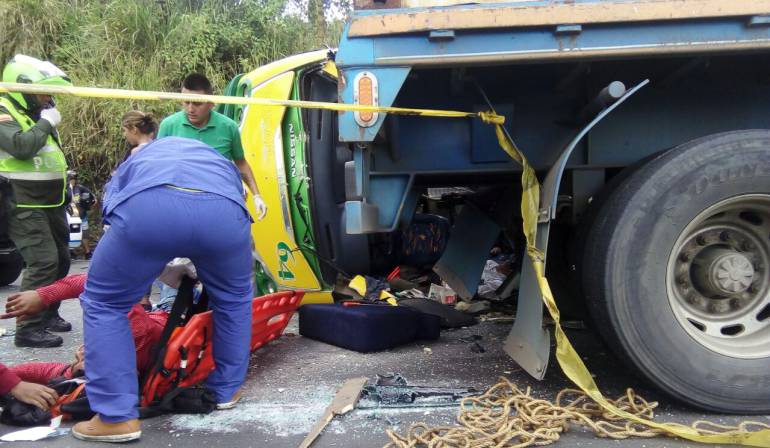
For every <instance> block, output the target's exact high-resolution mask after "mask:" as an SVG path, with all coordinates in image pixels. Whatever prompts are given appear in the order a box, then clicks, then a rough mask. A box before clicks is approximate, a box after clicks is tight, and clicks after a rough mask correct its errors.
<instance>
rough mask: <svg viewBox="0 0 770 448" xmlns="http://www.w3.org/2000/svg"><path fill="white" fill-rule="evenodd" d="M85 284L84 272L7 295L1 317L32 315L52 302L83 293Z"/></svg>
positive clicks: (72, 297)
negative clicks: (3, 312)
mask: <svg viewBox="0 0 770 448" xmlns="http://www.w3.org/2000/svg"><path fill="white" fill-rule="evenodd" d="M85 284H86V274H77V275H70V276H67V277H64V278H63V279H61V280H57V281H55V282H54V283H52V284H50V285H48V286H44V287H42V288H38V289H36V290H34V291H23V292H18V293H15V294H11V295H10V296H8V301H7V302H6V304H5V312H6V314H4V315H2V316H0V318H3V319H9V318H12V317H21V318H23V317H24V316H28V315H32V314H36V313H39V312H41V311H43V310H44V309H46V308H48V307H49V306H51V305H53V304H54V303H58V302H61V301H62V300H66V299H74V298H76V297H79V296H80V294H82V293H83V289H84V288H85Z"/></svg>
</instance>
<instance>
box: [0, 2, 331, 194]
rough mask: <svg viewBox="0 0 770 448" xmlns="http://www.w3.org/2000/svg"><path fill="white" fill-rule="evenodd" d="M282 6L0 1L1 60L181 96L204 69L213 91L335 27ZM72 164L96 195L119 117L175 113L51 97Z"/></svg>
mask: <svg viewBox="0 0 770 448" xmlns="http://www.w3.org/2000/svg"><path fill="white" fill-rule="evenodd" d="M286 1H287V0H0V17H2V20H3V26H2V27H0V57H1V58H2V61H6V60H8V59H10V57H11V56H13V55H14V54H16V53H24V54H28V55H30V56H35V57H39V58H41V59H48V60H50V61H52V62H53V63H55V64H57V65H58V66H59V67H61V68H62V69H63V70H64V71H65V72H67V74H68V75H69V76H70V78H72V80H73V82H74V84H75V85H77V86H94V87H110V88H124V89H136V90H162V91H178V89H179V86H180V83H181V80H182V79H183V78H184V77H185V76H186V75H187V74H189V73H191V72H194V71H197V72H201V73H205V74H206V75H207V76H208V77H209V78H210V79H211V81H212V83H213V84H214V86H215V89H217V91H222V89H223V88H224V86H225V85H226V84H227V82H228V81H229V80H230V79H231V78H233V77H234V76H235V75H236V74H238V73H243V72H248V71H251V70H253V69H254V68H256V67H258V66H260V65H263V64H265V63H267V62H271V61H273V60H276V59H279V58H281V57H285V56H288V55H291V54H296V53H300V52H303V51H310V50H313V49H317V48H322V47H324V46H335V45H336V42H337V39H338V37H339V32H340V30H341V27H340V24H339V23H331V24H326V23H321V24H318V23H316V24H312V23H310V22H307V21H304V20H302V19H300V18H297V17H291V16H286V15H285V14H284V13H283V11H284V8H285V3H286ZM56 100H57V102H58V103H57V104H58V107H59V108H60V110H61V112H62V115H63V117H64V120H63V122H62V124H61V126H60V132H61V135H62V140H63V143H64V149H65V151H66V152H67V156H68V161H69V164H70V166H71V168H73V169H75V170H77V171H78V172H79V173H80V177H81V179H82V181H83V183H84V184H86V185H89V186H93V187H94V188H95V189H96V190H97V191H98V190H100V189H101V187H102V185H103V184H104V182H105V181H106V179H107V178H108V177H109V175H110V172H111V171H112V169H113V168H114V167H115V166H116V165H117V163H118V162H119V161H120V160H122V158H123V156H124V155H125V152H126V147H125V143H124V142H123V139H122V135H121V130H120V119H121V117H122V116H123V114H124V113H125V112H126V111H129V110H131V109H140V110H144V111H150V112H153V113H154V114H155V115H156V117H158V118H159V119H160V118H162V117H163V116H165V115H167V114H169V113H171V112H173V111H174V110H175V109H176V108H177V105H176V104H174V103H169V102H142V101H136V102H129V101H120V100H106V99H105V100H93V99H81V98H75V97H60V98H57V99H56Z"/></svg>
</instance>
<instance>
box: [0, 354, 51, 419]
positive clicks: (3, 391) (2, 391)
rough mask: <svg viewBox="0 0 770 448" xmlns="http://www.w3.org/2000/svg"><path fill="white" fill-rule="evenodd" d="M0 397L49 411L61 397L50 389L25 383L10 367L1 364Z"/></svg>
mask: <svg viewBox="0 0 770 448" xmlns="http://www.w3.org/2000/svg"><path fill="white" fill-rule="evenodd" d="M0 395H10V396H12V397H13V398H15V399H17V400H19V401H21V402H23V403H27V404H31V405H33V406H37V407H39V408H40V409H42V410H44V411H47V410H48V408H49V407H51V406H53V405H54V404H55V403H56V400H58V399H59V395H58V394H57V393H56V391H55V390H53V389H51V388H50V387H47V386H43V385H40V384H35V383H30V382H27V381H23V380H22V379H21V378H19V376H18V375H16V374H15V373H14V372H13V371H11V370H10V369H9V368H8V367H6V366H5V365H3V364H0Z"/></svg>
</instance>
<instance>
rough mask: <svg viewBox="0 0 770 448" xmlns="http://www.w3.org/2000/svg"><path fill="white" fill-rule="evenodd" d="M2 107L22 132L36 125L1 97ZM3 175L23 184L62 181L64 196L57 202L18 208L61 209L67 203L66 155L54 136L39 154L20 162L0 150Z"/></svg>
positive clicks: (18, 205) (0, 172)
mask: <svg viewBox="0 0 770 448" xmlns="http://www.w3.org/2000/svg"><path fill="white" fill-rule="evenodd" d="M0 106H3V107H4V108H5V110H6V111H8V113H9V114H10V115H11V116H12V117H13V118H14V120H16V122H17V123H19V125H20V126H21V130H22V131H24V132H26V131H28V130H29V129H30V128H32V126H34V125H35V122H34V121H32V119H31V118H30V117H28V116H27V115H26V114H24V113H22V112H20V111H19V110H18V109H16V106H15V105H14V104H13V102H11V101H10V100H9V99H8V98H5V97H0ZM0 176H2V177H5V178H6V179H11V180H23V181H51V180H61V182H62V193H61V200H60V201H59V202H58V203H56V204H16V206H17V207H23V208H24V207H27V208H29V207H35V208H38V207H59V206H61V205H62V204H64V197H65V190H66V187H67V160H66V159H65V158H64V152H63V151H62V150H61V147H59V143H58V142H57V141H56V139H54V138H53V136H52V135H49V136H48V139H47V141H46V144H45V146H43V147H42V148H40V150H39V151H38V152H37V154H36V155H35V156H34V157H32V158H31V159H29V160H21V159H17V158H15V157H13V156H12V155H11V154H9V153H8V152H6V151H4V150H3V148H2V147H0Z"/></svg>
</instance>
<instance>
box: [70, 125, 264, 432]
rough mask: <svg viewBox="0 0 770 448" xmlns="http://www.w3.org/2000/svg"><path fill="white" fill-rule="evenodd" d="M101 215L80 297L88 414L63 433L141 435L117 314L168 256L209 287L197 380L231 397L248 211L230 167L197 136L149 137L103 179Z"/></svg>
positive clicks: (245, 299)
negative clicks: (208, 341)
mask: <svg viewBox="0 0 770 448" xmlns="http://www.w3.org/2000/svg"><path fill="white" fill-rule="evenodd" d="M180 154H184V156H183V157H180ZM103 216H104V219H105V222H108V223H109V224H110V228H109V230H108V231H107V232H106V233H105V234H104V236H103V237H102V239H101V241H100V242H99V245H98V246H97V247H96V251H95V252H94V255H93V259H92V262H91V267H90V269H89V271H88V280H87V281H86V285H85V290H84V292H83V295H81V297H80V303H81V306H82V307H83V331H84V339H85V371H86V377H87V378H88V383H87V385H86V393H87V395H88V399H89V402H90V404H91V409H93V410H94V411H95V412H96V413H97V415H96V416H95V417H94V418H93V419H91V420H90V421H87V422H81V423H78V424H77V425H75V426H74V427H73V428H72V434H73V435H74V436H75V437H76V438H78V439H82V440H91V441H103V442H125V441H130V440H135V439H138V438H139V437H140V436H141V429H140V425H139V420H138V419H137V417H138V415H139V413H138V407H137V406H138V384H137V374H136V355H135V348H134V342H133V339H132V337H131V330H130V328H129V322H128V319H127V317H126V315H127V314H128V312H129V311H130V310H131V307H132V306H133V305H134V304H135V303H137V302H138V301H139V299H140V298H141V297H142V295H143V294H144V293H145V292H146V291H147V288H148V287H149V286H150V284H151V283H152V281H153V280H154V279H156V278H157V277H158V274H160V272H161V271H162V270H163V267H164V266H165V265H166V263H167V262H168V261H169V260H171V259H172V258H174V257H186V258H189V259H190V260H192V262H193V263H195V267H196V268H197V271H198V278H199V279H200V280H201V281H202V282H203V284H205V285H206V288H207V290H208V291H209V295H210V300H211V302H210V303H211V308H212V309H213V324H214V334H213V355H214V361H215V363H216V369H215V370H214V371H213V372H212V373H211V375H209V377H208V379H207V383H206V384H207V386H208V387H209V388H210V389H211V390H212V391H213V392H214V394H215V395H216V397H217V401H218V403H219V405H218V406H217V407H218V408H219V409H226V408H229V407H232V406H234V405H235V402H236V401H237V400H238V398H239V395H240V393H239V389H240V386H241V384H242V383H243V381H244V379H245V377H246V369H247V366H248V359H249V340H250V338H251V318H250V316H251V300H252V298H253V290H252V284H251V272H252V257H251V237H250V223H251V219H250V217H249V213H248V211H247V209H246V206H245V204H244V199H243V187H242V184H241V178H240V173H239V172H238V170H237V169H236V168H235V166H234V165H233V164H232V162H230V161H229V160H227V159H225V158H224V157H222V155H221V154H219V153H218V152H216V151H215V150H214V149H213V148H211V147H209V146H207V145H205V144H203V143H201V142H198V141H195V140H191V139H186V138H177V137H168V138H163V139H159V140H156V141H154V142H152V143H149V144H147V145H146V146H144V147H143V148H142V150H141V151H139V152H138V153H136V154H134V155H132V156H131V157H129V158H128V159H127V160H126V161H125V162H123V164H122V165H121V166H120V167H119V168H118V170H117V172H116V173H115V175H114V176H113V178H112V180H111V181H110V182H109V183H108V184H107V187H106V188H105V198H104V201H103Z"/></svg>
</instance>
